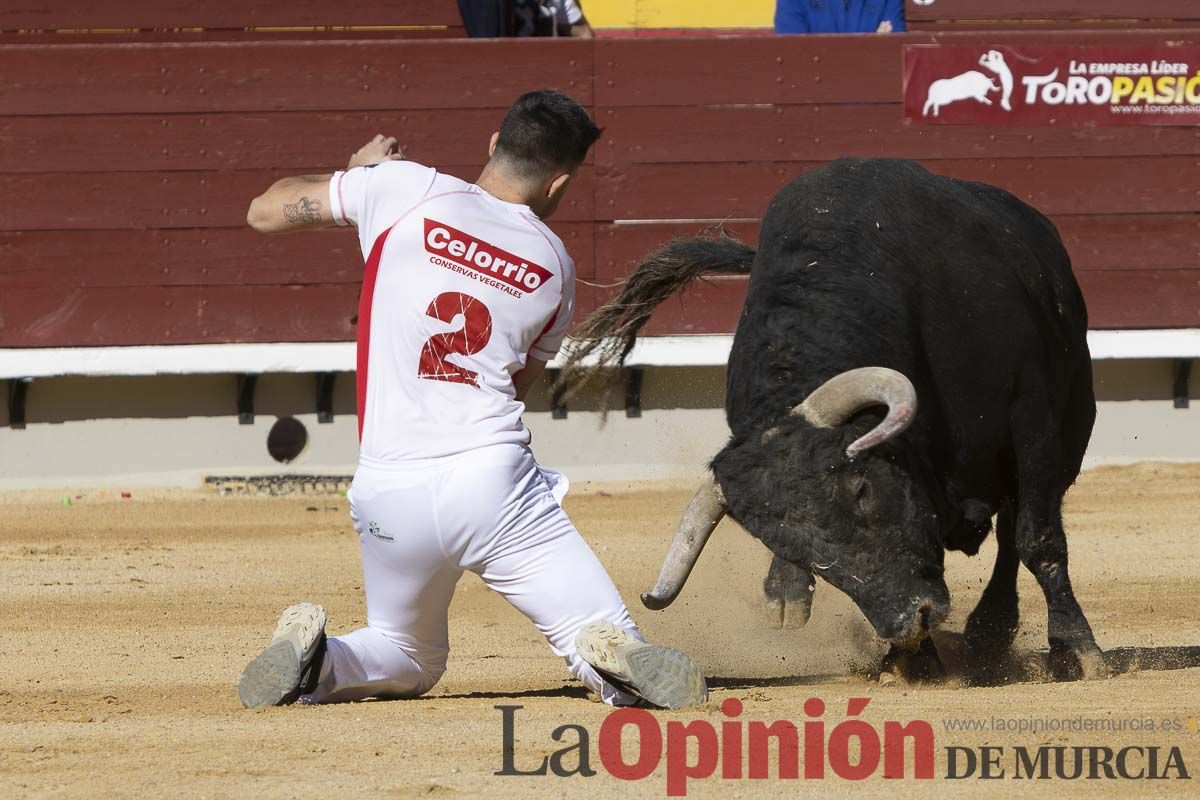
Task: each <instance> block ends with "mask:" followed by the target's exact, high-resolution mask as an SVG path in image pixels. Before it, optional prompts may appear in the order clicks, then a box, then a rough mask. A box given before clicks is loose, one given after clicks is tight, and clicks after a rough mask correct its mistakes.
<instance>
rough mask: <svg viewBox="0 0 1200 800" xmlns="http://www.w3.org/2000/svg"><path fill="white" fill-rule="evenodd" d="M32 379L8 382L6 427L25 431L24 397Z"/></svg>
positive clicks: (17, 379) (16, 379) (15, 379)
mask: <svg viewBox="0 0 1200 800" xmlns="http://www.w3.org/2000/svg"><path fill="white" fill-rule="evenodd" d="M31 383H33V378H13V379H12V380H10V381H9V382H8V427H10V428H12V429H13V430H18V431H19V430H24V429H25V397H26V395H27V394H28V393H29V384H31Z"/></svg>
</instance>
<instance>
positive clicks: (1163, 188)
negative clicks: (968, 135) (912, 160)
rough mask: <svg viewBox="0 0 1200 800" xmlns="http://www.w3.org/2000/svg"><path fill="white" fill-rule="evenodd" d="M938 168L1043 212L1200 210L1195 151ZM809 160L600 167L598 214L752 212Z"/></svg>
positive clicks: (968, 162)
mask: <svg viewBox="0 0 1200 800" xmlns="http://www.w3.org/2000/svg"><path fill="white" fill-rule="evenodd" d="M925 164H926V166H927V167H928V168H929V169H931V170H932V171H934V172H938V173H942V174H945V175H950V176H952V177H956V178H963V179H967V180H977V181H983V182H985V183H991V184H994V185H996V186H1000V187H1003V188H1005V189H1008V190H1009V191H1011V192H1013V193H1014V194H1017V195H1018V196H1020V197H1021V198H1022V199H1024V200H1025V201H1026V202H1028V203H1030V204H1031V205H1033V206H1034V207H1035V208H1038V209H1039V210H1041V211H1042V212H1043V213H1045V214H1127V213H1140V214H1149V213H1164V214H1167V213H1181V212H1193V211H1200V189H1197V187H1198V186H1200V162H1197V161H1196V160H1195V159H1193V158H1184V157H1174V158H1046V159H989V160H983V159H963V160H958V161H955V160H951V161H927V162H925ZM815 166H817V165H816V164H811V163H788V164H781V163H752V164H638V165H632V166H628V167H598V168H597V187H596V213H597V218H603V217H608V218H610V219H660V220H670V219H706V220H721V219H726V218H730V217H749V218H754V217H758V216H760V215H761V214H762V212H763V210H764V209H765V208H766V206H767V203H768V202H769V201H770V199H771V197H772V196H773V195H774V194H775V192H776V191H778V190H779V189H780V188H781V187H782V186H783V185H784V184H785V183H787V181H789V180H790V179H791V178H792V177H794V176H796V175H799V174H800V173H801V172H804V171H806V170H808V169H811V168H813V167H815Z"/></svg>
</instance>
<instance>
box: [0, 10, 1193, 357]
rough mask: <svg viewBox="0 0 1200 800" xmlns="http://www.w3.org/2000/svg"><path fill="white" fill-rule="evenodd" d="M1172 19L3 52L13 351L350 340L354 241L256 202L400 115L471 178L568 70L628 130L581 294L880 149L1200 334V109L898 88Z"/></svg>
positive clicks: (601, 179)
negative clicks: (792, 186) (996, 54)
mask: <svg viewBox="0 0 1200 800" xmlns="http://www.w3.org/2000/svg"><path fill="white" fill-rule="evenodd" d="M1165 35H1167V34H1164V33H1161V32H1160V33H1155V32H1138V33H1117V32H1089V33H1078V32H1076V33H1071V34H1058V33H1051V32H1020V33H995V32H991V33H953V34H950V33H918V34H908V35H905V36H864V37H813V38H809V37H779V38H775V37H769V38H762V37H756V38H744V39H738V38H732V39H671V40H644V39H626V40H595V41H537V42H530V41H469V40H456V41H411V40H358V41H310V40H304V41H253V42H249V41H221V42H205V43H172V44H161V43H149V44H124V43H122V44H71V45H60V46H55V47H46V46H41V45H21V44H17V45H13V44H6V45H3V46H0V76H3V78H2V80H0V193H2V196H4V197H5V198H6V200H5V202H4V203H3V204H0V346H3V347H31V346H41V347H45V346H60V345H127V344H150V343H154V344H157V343H188V342H219V341H333V340H349V339H352V338H353V337H354V325H353V316H354V313H355V305H356V298H357V294H358V281H359V274H360V270H361V257H360V255H359V253H358V252H357V243H356V240H355V237H354V235H353V234H352V233H348V232H346V231H343V230H334V231H327V232H321V233H318V234H310V235H303V236H295V237H280V238H270V237H264V236H259V235H257V234H254V233H253V232H252V231H250V230H249V229H247V228H246V227H245V225H244V219H245V211H246V207H247V205H248V203H249V200H250V198H251V197H253V196H254V195H255V194H256V193H258V192H259V191H261V190H262V189H263V188H265V187H266V186H267V185H268V184H269V182H270V181H272V180H273V179H275V178H276V177H278V176H281V175H285V174H292V173H305V172H313V171H329V170H332V169H334V168H338V167H340V166H342V165H343V164H344V162H345V160H346V158H348V156H349V154H350V153H351V152H352V151H353V150H354V149H356V148H357V146H358V145H359V144H361V142H363V141H365V140H366V139H368V138H369V137H370V136H371V135H373V134H374V133H376V132H377V131H382V132H385V133H394V134H396V135H398V136H399V137H400V138H401V140H402V141H403V143H404V145H405V147H406V150H407V152H408V154H409V156H410V157H411V158H413V159H416V160H419V161H422V162H425V163H431V164H435V165H438V166H439V167H441V168H443V169H445V170H446V171H448V172H451V173H453V174H456V175H460V176H462V177H465V178H468V179H473V178H474V177H475V176H476V175H477V173H478V169H479V167H480V165H481V164H482V162H483V158H484V154H485V146H486V142H487V138H488V136H489V135H490V133H491V132H492V131H493V130H494V129H495V128H496V127H497V125H498V124H499V121H500V119H501V117H502V115H503V112H504V109H505V108H506V107H507V106H508V104H509V103H510V102H511V101H512V100H513V99H514V98H515V97H516V96H517V95H518V94H519V93H520V92H521V91H524V90H527V89H530V88H538V87H541V86H543V85H551V86H554V87H556V88H559V89H562V90H564V91H567V92H569V93H571V94H573V95H574V96H575V97H577V98H578V99H579V100H580V101H581V102H583V103H584V104H585V105H587V106H588V107H589V108H590V109H592V111H593V113H594V114H595V115H596V117H597V119H598V120H599V122H600V123H601V124H602V125H603V126H605V128H606V133H605V136H604V138H603V139H602V140H601V142H600V143H599V144H598V145H597V147H596V148H595V151H594V153H593V156H592V158H591V159H590V161H589V163H588V164H587V165H585V167H584V168H583V169H582V171H581V175H580V177H579V180H578V181H577V183H576V184H575V185H574V186H573V188H572V192H571V196H570V198H569V201H568V202H567V203H566V204H564V207H563V208H562V209H561V210H560V214H559V216H558V217H556V218H555V219H554V220H553V221H552V222H553V226H554V227H555V229H556V230H558V231H559V233H560V234H561V235H562V236H563V238H564V240H565V241H566V243H567V246H568V248H569V249H570V250H571V252H572V253H573V254H574V256H575V258H576V260H577V262H578V264H579V276H580V278H581V279H583V280H584V281H586V282H587V284H581V285H580V300H581V302H580V305H581V312H586V311H587V310H588V309H589V308H591V307H594V306H595V305H596V304H597V303H599V302H600V301H601V300H602V299H603V298H604V297H606V296H607V294H608V293H609V292H610V291H611V289H607V288H599V287H605V286H609V285H611V284H614V283H616V282H618V281H619V280H620V279H621V278H622V277H623V276H624V275H625V274H626V272H627V271H628V270H629V268H630V266H631V264H632V263H633V261H634V260H635V259H636V258H637V257H638V256H639V255H640V254H643V253H644V252H646V251H647V250H648V249H650V248H651V247H653V246H654V245H655V244H657V243H659V242H662V241H663V240H665V239H667V238H669V237H670V236H672V235H675V234H678V233H691V232H695V231H697V230H698V229H700V228H701V227H703V226H704V224H705V222H704V221H705V220H715V221H719V220H731V221H730V222H729V226H730V227H731V228H732V229H734V231H735V232H737V233H739V234H741V235H743V236H744V237H747V238H749V239H750V240H753V239H754V238H755V237H756V235H757V226H756V222H755V220H756V219H757V218H758V216H759V215H760V214H761V213H762V211H763V209H764V208H765V207H766V204H767V202H768V201H769V199H770V198H771V196H772V194H773V193H774V192H775V191H776V190H777V189H778V188H780V187H781V186H782V185H783V184H784V183H786V182H787V181H788V180H789V179H790V178H791V177H793V176H794V175H796V174H797V173H799V172H801V171H803V170H805V169H808V168H810V167H812V166H815V165H817V164H819V163H821V162H824V161H826V160H829V159H832V158H836V157H838V156H842V155H878V156H897V157H909V158H917V159H920V160H921V161H923V162H924V163H926V164H927V165H928V166H929V167H930V168H931V169H933V170H935V171H938V172H942V173H945V174H949V175H954V176H958V177H964V178H972V179H977V180H983V181H988V182H991V183H995V184H998V185H1000V186H1004V187H1006V188H1008V189H1010V190H1012V191H1014V192H1015V193H1017V194H1018V195H1020V196H1022V197H1024V198H1025V199H1027V200H1028V201H1030V202H1031V203H1033V204H1034V205H1036V206H1038V207H1039V208H1041V209H1042V210H1043V211H1045V212H1046V213H1047V214H1049V215H1050V216H1051V217H1053V219H1054V221H1055V222H1056V223H1057V224H1058V225H1059V228H1060V230H1061V231H1062V233H1063V236H1064V238H1065V239H1066V241H1067V245H1068V248H1069V249H1070V251H1071V254H1072V256H1073V259H1074V262H1075V267H1076V270H1077V272H1078V274H1079V278H1080V282H1081V284H1082V285H1083V287H1084V290H1085V293H1086V295H1087V298H1088V302H1089V305H1090V308H1091V314H1092V321H1093V326H1094V327H1100V328H1137V327H1169V326H1200V245H1198V244H1197V231H1198V229H1200V129H1196V128H1188V127H1160V128H1133V127H1127V128H1113V127H1109V128H1070V127H1061V128H1056V127H1039V128H1016V127H1003V128H978V127H976V128H963V127H921V126H908V125H905V124H904V123H903V121H902V110H901V106H900V94H901V79H900V64H901V47H902V45H903V44H905V43H914V42H919V43H929V42H946V43H961V42H970V43H1001V44H1003V43H1006V42H1031V41H1036V42H1047V41H1054V42H1066V43H1098V42H1114V43H1115V42H1121V43H1130V42H1132V43H1137V42H1158V41H1161V40H1162V39H1163V38H1164V36H1165ZM1170 38H1171V39H1172V40H1174V41H1183V42H1186V43H1189V44H1194V43H1198V42H1200V32H1186V33H1185V32H1181V31H1178V30H1175V31H1172V32H1171V33H1170ZM678 220H688V221H685V222H679V221H678ZM589 284H593V285H589ZM742 289H743V285H742V283H741V281H739V280H723V281H714V282H713V283H711V284H705V285H701V286H699V287H697V288H696V289H694V290H692V291H691V292H689V293H687V294H686V295H684V296H683V297H682V298H680V299H678V300H672V301H670V302H668V303H667V304H666V305H665V306H664V308H663V309H662V310H661V311H660V312H659V313H658V314H657V316H656V317H655V320H654V322H653V323H652V326H651V331H650V332H651V333H659V334H661V333H700V332H728V331H731V330H732V329H733V325H734V322H735V320H736V318H737V312H738V309H739V307H740V303H741V296H742Z"/></svg>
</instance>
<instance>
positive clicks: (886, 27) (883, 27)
mask: <svg viewBox="0 0 1200 800" xmlns="http://www.w3.org/2000/svg"><path fill="white" fill-rule="evenodd" d="M875 32H876V33H891V32H892V21H891V20H890V19H885V20H884V21H883V22H881V23H879V27H878V28H876V29H875Z"/></svg>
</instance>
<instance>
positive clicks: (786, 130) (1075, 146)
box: [0, 103, 1200, 164]
mask: <svg viewBox="0 0 1200 800" xmlns="http://www.w3.org/2000/svg"><path fill="white" fill-rule="evenodd" d="M600 123H601V124H602V125H603V126H604V136H603V138H602V139H601V140H600V142H599V143H598V144H597V148H598V154H597V160H598V162H599V163H617V164H631V163H636V164H644V163H694V162H717V161H805V160H820V159H832V158H838V157H840V156H846V155H860V156H881V157H897V158H924V159H935V158H989V157H990V158H1014V157H1016V158H1034V157H1038V158H1045V157H1049V156H1108V155H1114V154H1118V153H1119V154H1123V155H1126V156H1140V155H1155V156H1157V155H1182V154H1197V153H1200V128H1194V127H1155V128H1150V127H1142V128H1139V127H1123V128H1121V127H1108V128H1097V127H1071V126H1060V127H1047V126H1040V127H1019V126H995V127H988V126H960V125H956V126H937V125H907V124H905V122H904V110H903V108H902V107H901V106H899V105H896V104H891V103H887V104H877V105H863V104H845V105H840V104H813V105H799V106H782V105H780V106H758V107H714V106H682V107H679V106H675V107H657V108H648V107H647V108H643V107H634V108H608V109H602V110H601V111H600ZM2 124H3V123H0V131H2V130H3V127H2ZM0 136H2V134H0Z"/></svg>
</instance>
